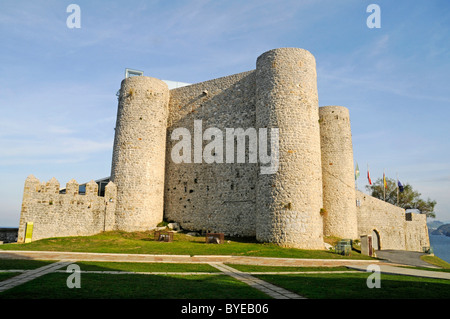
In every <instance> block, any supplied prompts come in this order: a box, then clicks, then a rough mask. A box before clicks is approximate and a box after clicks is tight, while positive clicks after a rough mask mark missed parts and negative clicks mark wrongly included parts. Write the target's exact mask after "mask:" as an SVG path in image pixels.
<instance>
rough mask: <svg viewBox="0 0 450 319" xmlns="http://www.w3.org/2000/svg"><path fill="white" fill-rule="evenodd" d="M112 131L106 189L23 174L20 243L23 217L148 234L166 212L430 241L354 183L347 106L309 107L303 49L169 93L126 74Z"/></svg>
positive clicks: (223, 227)
mask: <svg viewBox="0 0 450 319" xmlns="http://www.w3.org/2000/svg"><path fill="white" fill-rule="evenodd" d="M115 130H116V132H115V139H114V148H113V157H112V167H111V177H110V180H111V182H110V184H108V186H107V192H106V193H107V194H105V196H104V197H102V196H98V194H97V190H96V188H95V186H94V184H95V182H91V183H88V184H87V185H86V194H85V195H80V194H78V186H79V185H78V184H77V183H76V182H75V181H71V182H69V183H68V185H67V188H66V194H60V190H59V183H58V182H57V181H56V180H55V179H52V180H51V181H49V182H48V183H46V184H41V183H40V182H39V181H38V180H37V179H36V178H34V177H33V176H30V177H29V178H28V179H27V180H26V182H25V189H24V198H23V204H22V213H21V219H20V227H19V241H23V240H24V235H25V231H26V229H25V228H26V223H27V222H33V223H34V231H33V240H35V239H40V238H48V237H54V236H75V235H90V234H94V233H97V232H101V231H104V230H124V231H142V230H149V229H153V228H154V227H156V225H157V224H158V223H159V222H161V221H162V220H163V219H166V220H168V221H174V222H178V223H179V224H180V225H181V227H182V228H184V229H187V230H191V231H200V232H221V233H224V234H225V235H227V236H251V237H256V239H258V240H259V241H261V242H271V243H275V244H277V245H281V246H285V247H295V248H303V249H324V243H323V241H324V236H336V237H340V238H349V239H358V238H359V236H363V235H371V234H372V233H373V232H374V231H376V233H377V234H378V235H379V237H380V238H379V242H380V245H381V247H382V248H392V249H407V250H415V251H420V250H422V247H423V246H429V240H428V233H427V229H426V217H425V216H424V215H417V214H405V212H404V210H403V209H400V208H398V207H396V206H393V205H390V204H387V203H385V202H383V201H379V200H377V199H375V198H372V197H370V196H368V195H367V194H363V193H361V192H358V191H356V190H355V185H354V184H355V181H354V167H353V165H354V164H353V146H352V137H351V127H350V116H349V112H348V109H346V108H345V107H342V106H325V107H319V101H318V91H317V75H316V61H315V58H314V56H313V55H312V54H311V53H310V52H308V51H306V50H303V49H298V48H280V49H274V50H270V51H268V52H265V53H263V54H262V55H261V56H259V57H258V59H257V61H256V69H255V70H251V71H247V72H243V73H239V74H234V75H230V76H226V77H222V78H217V79H213V80H209V81H206V82H201V83H196V84H192V85H188V86H184V87H180V88H176V89H172V90H169V89H168V87H167V85H166V84H165V83H164V82H163V81H161V80H158V79H155V78H151V77H146V76H134V77H128V78H126V79H124V80H123V81H122V84H121V90H120V95H119V105H118V112H117V123H116V129H115ZM186 136H188V138H187V137H186ZM265 136H267V139H263V137H265ZM263 142H264V143H263ZM242 150H243V151H242ZM174 157H175V158H177V160H174ZM180 159H181V160H180ZM256 159H257V160H256ZM263 159H266V160H267V159H270V163H269V162H267V161H265V162H264V161H263ZM268 163H269V164H270V166H268ZM88 185H89V186H88ZM88 188H89V190H88ZM380 202H381V203H380Z"/></svg>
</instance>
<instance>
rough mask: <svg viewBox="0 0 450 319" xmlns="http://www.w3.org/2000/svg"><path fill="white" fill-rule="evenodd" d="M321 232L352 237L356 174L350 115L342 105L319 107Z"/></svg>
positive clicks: (354, 228) (355, 223)
mask: <svg viewBox="0 0 450 319" xmlns="http://www.w3.org/2000/svg"><path fill="white" fill-rule="evenodd" d="M319 117H320V119H319V123H320V137H321V149H322V183H323V208H324V210H325V211H324V235H325V236H336V237H340V238H348V239H355V238H357V237H358V230H357V227H358V225H357V217H356V194H355V175H354V167H353V146H352V133H351V129H350V116H349V111H348V109H347V108H345V107H342V106H323V107H320V108H319Z"/></svg>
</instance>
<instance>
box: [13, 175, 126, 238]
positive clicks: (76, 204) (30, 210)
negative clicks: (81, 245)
mask: <svg viewBox="0 0 450 319" xmlns="http://www.w3.org/2000/svg"><path fill="white" fill-rule="evenodd" d="M83 185H84V184H83ZM79 189H80V184H79V183H78V182H77V181H76V180H74V179H72V180H70V181H69V182H67V183H66V188H65V189H64V190H61V189H60V183H59V181H58V180H57V179H56V178H54V177H53V178H52V179H50V180H49V181H47V182H41V181H40V180H39V179H37V178H36V177H35V176H33V175H30V176H28V178H27V179H26V180H25V186H24V192H23V201H22V212H21V217H20V222H19V238H18V241H19V242H23V241H24V239H25V238H24V236H25V230H26V226H27V223H29V222H32V223H33V224H34V228H33V240H36V239H41V238H48V237H58V236H83V235H92V234H95V233H98V232H100V231H105V230H112V229H113V227H114V222H115V217H114V213H115V206H116V199H117V187H116V185H115V184H114V183H113V182H109V183H108V185H106V187H105V196H99V195H98V184H97V183H96V182H95V181H90V182H89V183H86V184H85V192H84V193H82V194H80V192H79Z"/></svg>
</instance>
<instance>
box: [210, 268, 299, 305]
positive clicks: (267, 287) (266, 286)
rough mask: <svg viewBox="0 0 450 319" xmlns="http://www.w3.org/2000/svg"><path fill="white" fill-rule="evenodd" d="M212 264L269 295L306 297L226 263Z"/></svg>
mask: <svg viewBox="0 0 450 319" xmlns="http://www.w3.org/2000/svg"><path fill="white" fill-rule="evenodd" d="M210 265H211V266H213V267H215V268H217V269H219V270H220V271H222V272H223V273H225V274H227V275H229V276H231V277H233V278H235V279H237V280H239V281H242V282H243V283H246V284H247V285H249V286H250V287H253V288H256V289H258V290H260V291H262V292H264V293H266V294H267V295H269V296H271V297H272V298H275V299H306V298H304V297H302V296H299V295H297V294H295V293H293V292H291V291H289V290H286V289H284V288H281V287H278V286H275V285H272V284H270V283H268V282H266V281H263V280H261V279H258V278H255V277H253V276H252V275H251V274H249V273H245V272H242V271H239V270H237V269H234V268H232V267H229V266H227V265H224V264H222V263H215V264H213V263H210Z"/></svg>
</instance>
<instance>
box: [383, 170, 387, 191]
mask: <svg viewBox="0 0 450 319" xmlns="http://www.w3.org/2000/svg"><path fill="white" fill-rule="evenodd" d="M383 185H384V188H385V189H387V182H386V176H385V175H384V172H383Z"/></svg>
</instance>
